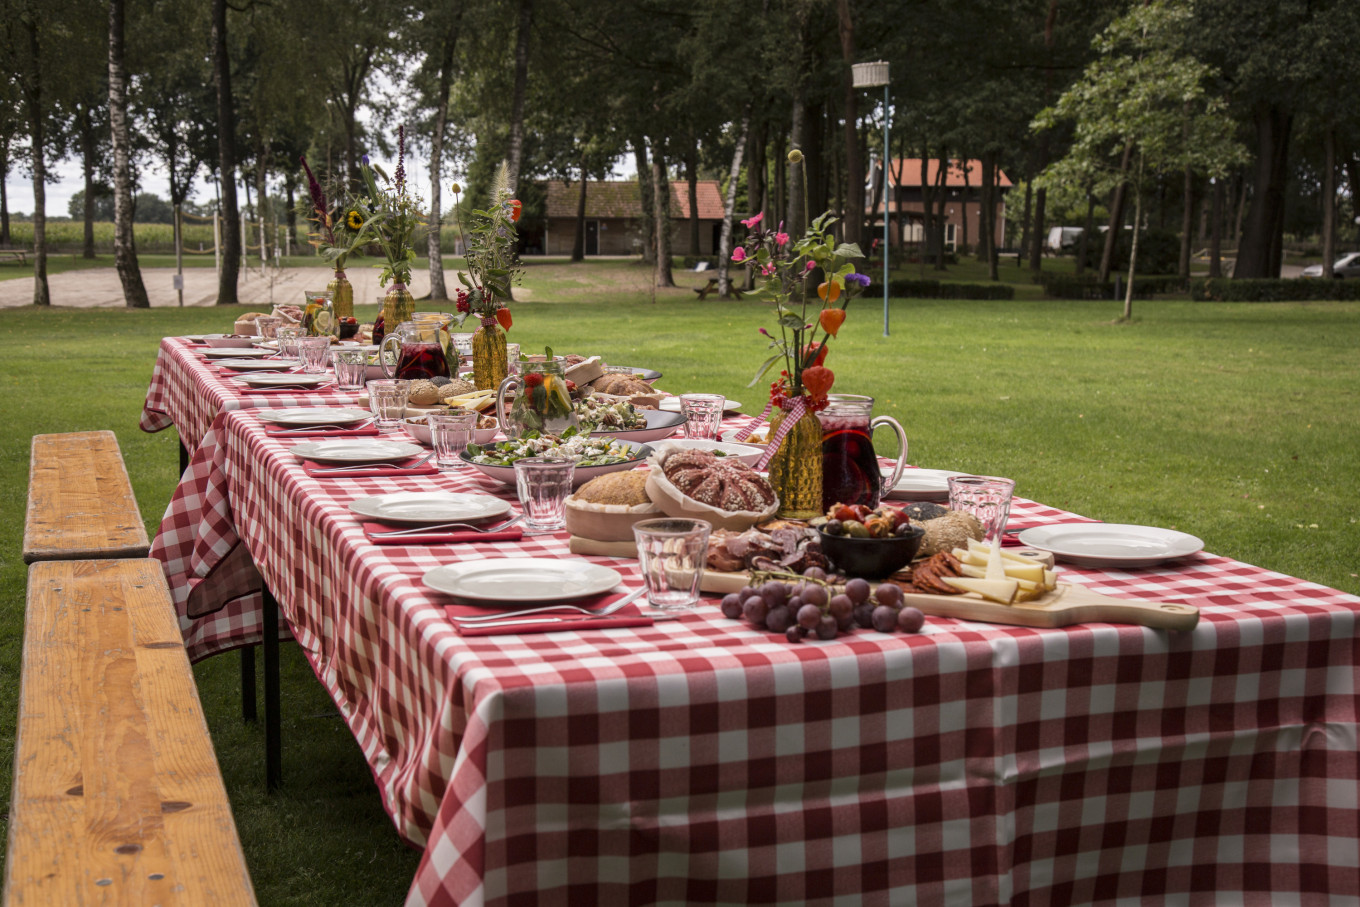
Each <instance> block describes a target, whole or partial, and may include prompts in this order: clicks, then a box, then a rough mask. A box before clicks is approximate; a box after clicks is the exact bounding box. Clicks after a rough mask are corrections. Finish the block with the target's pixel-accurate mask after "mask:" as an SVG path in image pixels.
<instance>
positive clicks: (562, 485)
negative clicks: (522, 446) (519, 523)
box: [515, 457, 576, 530]
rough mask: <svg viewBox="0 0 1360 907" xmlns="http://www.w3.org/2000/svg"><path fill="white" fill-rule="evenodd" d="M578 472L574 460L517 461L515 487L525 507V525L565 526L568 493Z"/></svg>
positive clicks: (549, 527) (545, 527)
mask: <svg viewBox="0 0 1360 907" xmlns="http://www.w3.org/2000/svg"><path fill="white" fill-rule="evenodd" d="M575 472H576V464H575V463H574V462H572V461H571V460H555V459H550V458H548V457H527V458H525V459H523V460H516V461H515V489H516V490H517V491H518V492H519V502H520V504H522V505H523V507H524V525H526V526H528V527H529V528H530V529H538V530H556V529H561V528H563V527H565V526H566V524H567V523H566V513H567V495H569V494H571V480H572V476H573V475H574V474H575Z"/></svg>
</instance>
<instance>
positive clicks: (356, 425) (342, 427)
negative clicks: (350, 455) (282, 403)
mask: <svg viewBox="0 0 1360 907" xmlns="http://www.w3.org/2000/svg"><path fill="white" fill-rule="evenodd" d="M372 424H373V420H372V419H364V420H363V421H361V422H355V423H352V424H350V425H303V426H299V427H298V428H281V429H279V430H278V431H276V432H274V434H276V435H291V434H293V433H295V432H296V433H299V434H302V433H306V432H309V431H358V430H359V429H361V428H367V427H368V426H370V425H372Z"/></svg>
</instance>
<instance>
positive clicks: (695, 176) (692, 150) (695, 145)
mask: <svg viewBox="0 0 1360 907" xmlns="http://www.w3.org/2000/svg"><path fill="white" fill-rule="evenodd" d="M685 182H686V183H687V186H686V188H687V189H688V190H689V192H688V194H689V254H691V255H693V256H695V257H696V258H697V257H698V256H699V255H700V254H701V253H700V252H699V140H698V139H693V138H692V139H690V142H689V147H688V148H686V149H685Z"/></svg>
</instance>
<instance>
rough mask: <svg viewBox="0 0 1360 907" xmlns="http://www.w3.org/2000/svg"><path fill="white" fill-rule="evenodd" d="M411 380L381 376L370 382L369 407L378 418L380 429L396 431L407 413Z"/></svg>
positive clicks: (382, 430)
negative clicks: (407, 399)
mask: <svg viewBox="0 0 1360 907" xmlns="http://www.w3.org/2000/svg"><path fill="white" fill-rule="evenodd" d="M410 393H411V382H410V381H407V380H406V379H404V378H379V379H376V380H374V381H370V382H368V408H369V409H371V410H372V411H373V415H374V416H376V417H377V419H378V431H381V432H388V431H395V430H396V429H397V428H399V427H400V426H401V420H402V418H403V417H404V416H405V415H406V398H407V397H408V396H409V395H410Z"/></svg>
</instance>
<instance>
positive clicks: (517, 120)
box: [507, 0, 534, 194]
mask: <svg viewBox="0 0 1360 907" xmlns="http://www.w3.org/2000/svg"><path fill="white" fill-rule="evenodd" d="M533 24H534V0H519V27H518V28H517V29H516V30H515V87H514V92H513V93H512V94H511V95H510V149H509V161H508V164H507V169H508V170H509V172H510V192H511V193H513V194H518V192H519V168H520V164H521V163H522V162H523V159H524V90H525V86H527V85H528V84H529V33H530V31H531V29H532V28H533Z"/></svg>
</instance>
